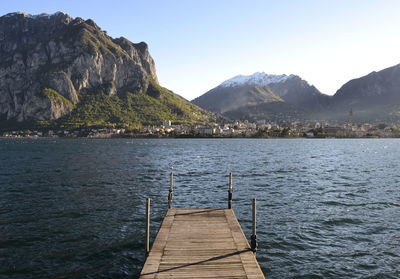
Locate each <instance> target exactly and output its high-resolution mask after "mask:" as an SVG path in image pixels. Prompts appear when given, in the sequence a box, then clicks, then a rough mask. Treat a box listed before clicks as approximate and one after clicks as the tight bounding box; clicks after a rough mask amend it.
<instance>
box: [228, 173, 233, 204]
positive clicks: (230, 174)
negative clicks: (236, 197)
mask: <svg viewBox="0 0 400 279" xmlns="http://www.w3.org/2000/svg"><path fill="white" fill-rule="evenodd" d="M232 192H233V186H232V173H229V188H228V208H229V209H231V208H232Z"/></svg>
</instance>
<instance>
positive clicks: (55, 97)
mask: <svg viewBox="0 0 400 279" xmlns="http://www.w3.org/2000/svg"><path fill="white" fill-rule="evenodd" d="M42 97H47V98H49V99H50V101H51V102H52V103H53V104H58V105H59V106H62V105H65V106H67V107H69V108H70V109H73V108H74V104H73V103H72V102H71V101H70V100H68V99H67V98H65V97H64V96H63V95H61V94H60V93H58V92H57V91H55V90H53V89H50V88H44V89H43V91H42Z"/></svg>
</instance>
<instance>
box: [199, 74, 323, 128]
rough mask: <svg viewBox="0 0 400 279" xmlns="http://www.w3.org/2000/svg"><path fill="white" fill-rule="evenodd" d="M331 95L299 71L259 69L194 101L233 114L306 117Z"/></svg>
mask: <svg viewBox="0 0 400 279" xmlns="http://www.w3.org/2000/svg"><path fill="white" fill-rule="evenodd" d="M330 100H331V97H330V96H327V95H324V94H322V93H321V92H319V90H318V89H316V88H315V87H314V86H311V85H309V84H308V83H307V81H305V80H303V79H301V78H300V77H298V76H296V75H289V76H287V75H268V74H265V73H255V74H253V75H250V76H241V75H240V76H236V77H233V78H231V79H229V80H226V81H224V82H223V83H221V84H220V85H219V86H217V87H215V88H213V89H211V90H210V91H208V92H207V93H205V94H203V95H202V96H200V97H198V98H196V99H194V100H193V101H192V102H193V103H194V104H196V105H198V106H200V107H202V108H205V109H208V110H210V111H212V112H215V113H219V114H222V115H225V116H228V117H233V118H245V119H251V120H257V119H270V120H272V119H274V120H276V119H277V117H278V116H279V117H281V118H282V119H285V120H287V119H286V117H282V115H287V116H289V118H299V117H304V116H305V115H306V114H305V113H304V112H306V111H310V112H315V111H319V110H321V109H323V108H325V107H327V105H328V104H329V102H330Z"/></svg>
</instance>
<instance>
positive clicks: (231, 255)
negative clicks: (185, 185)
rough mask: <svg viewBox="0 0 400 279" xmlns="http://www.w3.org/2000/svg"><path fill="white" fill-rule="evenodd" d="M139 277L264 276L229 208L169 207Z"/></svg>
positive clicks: (150, 278)
mask: <svg viewBox="0 0 400 279" xmlns="http://www.w3.org/2000/svg"><path fill="white" fill-rule="evenodd" d="M139 278H140V279H156V278H160V279H162V278H207V279H210V278H237V279H239V278H261V279H262V278H264V275H263V273H262V271H261V269H260V267H259V265H258V263H257V260H256V258H255V256H254V254H253V252H252V251H251V250H250V246H249V244H248V242H247V240H246V237H245V236H244V234H243V231H242V229H241V227H240V225H239V222H238V221H237V219H236V217H235V214H234V213H233V211H232V210H231V209H212V208H208V209H169V210H168V212H167V214H166V216H165V218H164V221H163V223H162V225H161V227H160V231H159V232H158V234H157V237H156V240H155V242H154V245H153V247H152V249H151V251H150V253H149V256H148V258H147V260H146V262H145V264H144V267H143V269H142V272H141V275H140V277H139Z"/></svg>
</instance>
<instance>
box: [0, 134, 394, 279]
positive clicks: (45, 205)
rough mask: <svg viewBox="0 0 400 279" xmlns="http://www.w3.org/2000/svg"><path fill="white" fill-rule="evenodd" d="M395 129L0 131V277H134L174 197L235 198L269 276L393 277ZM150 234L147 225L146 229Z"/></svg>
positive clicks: (221, 203) (197, 202) (220, 202)
mask: <svg viewBox="0 0 400 279" xmlns="http://www.w3.org/2000/svg"><path fill="white" fill-rule="evenodd" d="M399 151H400V141H399V140H386V139H374V140H328V139H325V140H302V139H296V140H262V139H260V140H256V139H223V140H217V139H214V140H206V139H187V140H183V139H153V140H151V139H137V140H136V139H135V140H131V139H115V140H87V139H76V140H58V139H57V140H50V139H49V140H26V139H18V140H4V139H3V140H0V181H1V182H0V278H3V277H4V278H43V277H48V278H132V276H133V277H135V276H136V275H137V274H138V272H139V270H140V268H141V266H142V264H143V249H142V247H143V245H144V241H143V234H144V223H143V221H144V200H145V198H146V197H150V198H152V200H153V201H152V205H153V208H152V221H153V223H152V231H153V232H156V230H157V229H158V226H159V225H160V222H161V221H162V218H163V214H164V212H165V210H166V205H167V204H166V198H167V191H168V173H169V172H170V171H171V170H172V171H173V172H174V173H175V189H174V190H175V191H174V194H175V199H174V205H175V206H177V207H217V208H221V207H225V206H226V198H227V182H228V178H227V174H228V173H229V172H233V173H234V209H235V212H236V215H237V216H238V218H239V220H240V222H241V224H242V227H243V229H244V231H245V233H246V234H247V235H250V225H251V223H250V219H251V216H250V213H251V211H250V209H251V198H253V197H257V199H258V237H259V238H260V247H259V252H258V253H257V258H258V260H259V262H260V265H261V267H262V268H263V270H264V272H265V273H266V275H267V277H268V278H399V277H400V271H399V266H400V249H399V247H400V237H399V231H400V225H399V222H398V220H400V191H399V182H400V174H399V173H398V169H399V160H398V155H397V154H399ZM153 237H154V235H153Z"/></svg>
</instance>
